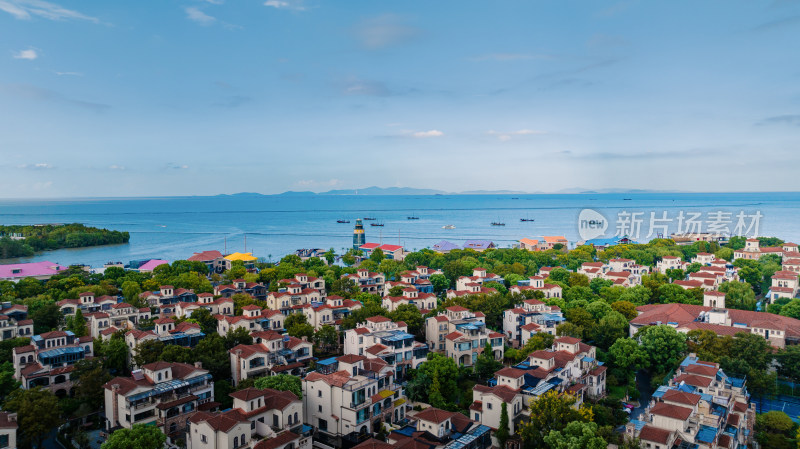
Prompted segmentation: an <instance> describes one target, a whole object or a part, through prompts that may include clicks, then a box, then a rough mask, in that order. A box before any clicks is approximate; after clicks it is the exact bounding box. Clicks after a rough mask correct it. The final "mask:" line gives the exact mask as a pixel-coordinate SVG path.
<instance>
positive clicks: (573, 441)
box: [544, 421, 608, 449]
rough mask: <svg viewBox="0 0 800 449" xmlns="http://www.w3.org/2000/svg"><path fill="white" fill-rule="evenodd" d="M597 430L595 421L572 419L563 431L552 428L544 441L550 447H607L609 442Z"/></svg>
mask: <svg viewBox="0 0 800 449" xmlns="http://www.w3.org/2000/svg"><path fill="white" fill-rule="evenodd" d="M597 432H598V428H597V424H595V423H593V422H581V421H572V422H571V423H569V424H567V426H566V427H565V428H564V430H562V431H558V430H551V431H550V433H549V434H548V435H546V436H545V437H544V442H545V443H547V446H548V447H549V448H550V449H606V447H608V443H607V442H606V440H604V439H603V437H601V436H599V435H598V433H597Z"/></svg>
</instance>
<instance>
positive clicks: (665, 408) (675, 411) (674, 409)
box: [650, 402, 692, 421]
mask: <svg viewBox="0 0 800 449" xmlns="http://www.w3.org/2000/svg"><path fill="white" fill-rule="evenodd" d="M650 413H652V414H654V415H659V416H666V417H667V418H672V419H680V420H681V421H686V420H687V419H689V417H690V416H692V409H690V408H687V407H681V406H678V405H670V404H665V403H663V402H659V403H658V404H656V405H654V406H653V408H651V409H650Z"/></svg>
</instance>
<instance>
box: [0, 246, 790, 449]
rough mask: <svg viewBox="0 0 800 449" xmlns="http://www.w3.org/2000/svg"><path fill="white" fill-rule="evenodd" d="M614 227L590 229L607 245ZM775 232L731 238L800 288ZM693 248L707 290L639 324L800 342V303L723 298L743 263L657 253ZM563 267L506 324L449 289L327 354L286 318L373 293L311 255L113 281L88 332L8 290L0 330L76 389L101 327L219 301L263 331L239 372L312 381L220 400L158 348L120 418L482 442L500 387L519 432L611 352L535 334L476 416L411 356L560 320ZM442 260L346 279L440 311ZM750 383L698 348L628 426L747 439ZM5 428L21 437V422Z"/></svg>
mask: <svg viewBox="0 0 800 449" xmlns="http://www.w3.org/2000/svg"><path fill="white" fill-rule="evenodd" d="M619 242H620V241H619V240H615V241H613V242H605V241H595V242H593V243H592V244H596V245H597V246H598V247H599V246H602V245H612V244H619ZM448 244H449V242H440V244H437V245H438V247H437V248H435V249H436V250H437V251H442V252H447V251H449V250H452V249H456V248H455V247H452V248H451V247H449V246H448ZM566 244H567V242H566V239H565V238H564V237H543V238H542V239H541V240H532V239H523V240H521V241H520V248H523V249H526V250H534V251H540V250H546V249H553V248H558V246H556V245H564V246H566ZM492 247H494V244H493V243H492V242H485V241H468V242H466V243H465V244H464V245H462V246H459V247H458V248H472V249H475V250H477V251H481V250H486V249H490V248H492ZM448 248H449V249H448ZM360 249H361V250H362V251H363V252H364V254H365V255H366V256H367V257H368V256H369V254H371V252H373V251H375V250H377V249H380V250H381V251H383V253H384V255H386V257H389V258H392V259H396V260H402V258H404V257H405V252H404V249H403V248H402V247H400V246H397V245H380V244H372V243H364V244H362V245H360ZM745 250H746V251H745ZM779 250H780V251H778V250H773V249H768V248H760V249H759V246H758V241H757V240H756V241H755V242H753V241H751V240H748V246H746V248H745V249H744V250H742V251H741V252H740V251H737V253H736V256H735V257H743V258H753V257H756V256H755V255H756V254H762V255H763V254H778V255H780V256H781V258H782V269H781V270H780V271H778V272H776V273H775V275H774V276H773V278H772V287H771V289H770V292H769V294H768V296H769V298H770V299H769V300H775V299H779V298H792V297H795V296H796V295H797V293H798V289H800V285H799V284H798V273H800V254H796V253H797V247H796V245H793V244H786V245H784V246H783V247H781V248H779ZM742 253H747V254H746V255H745V256H743V255H741V254H742ZM308 257H316V256H315V255H308ZM758 257H760V256H758ZM756 258H757V257H756ZM190 260H193V261H197V262H203V263H204V264H206V266H207V267H208V269H209V272H210V273H212V272H220V270H222V271H224V270H226V269H229V268H230V266H231V265H230V264H231V263H232V262H233V261H235V260H240V261H242V262H244V263H245V264H248V263H250V264H252V263H253V262H254V261H255V258H254V257H252V255H251V254H247V253H245V254H242V253H235V254H233V255H228V256H223V255H222V254H221V253H219V252H217V251H204V252H200V253H195V254H194V255H193V256H192V258H190ZM692 263H698V264H700V268H699V269H697V270H693V272H692V273H691V274H689V275H688V276H687V278H686V279H678V280H675V281H674V283H675V284H677V285H680V286H681V287H683V288H686V289H689V288H701V289H703V290H704V292H703V305H702V306H700V305H687V304H653V305H645V306H640V307H638V308H637V312H638V316H637V317H635V318H634V319H633V320H631V322H630V332H631V335H634V334H635V333H636V331H637V330H638V329H640V328H641V327H643V326H648V325H654V324H666V325H670V326H673V327H675V328H676V329H677V330H678V331H680V332H689V331H691V330H694V329H705V330H710V331H713V332H715V333H717V334H718V335H734V334H735V333H738V332H749V333H755V334H757V335H760V336H762V337H763V338H765V339H767V340H768V341H769V342H770V344H771V345H772V346H774V347H776V348H781V347H784V346H786V345H787V344H794V343H798V342H800V320H794V319H791V318H787V317H782V316H777V315H773V314H766V313H762V312H750V311H742V310H734V309H727V308H726V307H725V305H726V304H725V294H724V293H722V292H720V291H719V290H718V289H719V287H720V285H722V284H723V283H724V282H731V281H736V280H738V272H737V269H736V268H735V267H733V265H731V264H730V263H729V262H727V261H724V260H718V259H717V258H716V257H714V255H713V254H707V253H699V254H697V256H696V257H695V258H693V259H692V260H691V261H683V260H681V259H679V258H672V257H669V256H665V257H663V258H662V260H661V261H659V262H658V264H657V265H656V267H655V270H657V271H659V272H661V273H666V272H667V270H670V269H686V268H688V267H689V265H691V264H692ZM695 268H696V266H695ZM140 269H141V267H140ZM551 270H552V267H544V268H541V269H540V272H539V273H538V274H537V275H536V276H531V277H529V278H528V279H524V280H521V281H519V282H518V283H517V284H516V285H512V286H510V288H509V291H510V292H511V293H512V294H517V295H519V298H523V297H527V298H531V297H532V296H535V297H536V298H539V299H519V302H518V303H516V304H515V305H514V306H513V307H512V308H510V309H508V310H506V311H504V313H503V317H502V329H491V328H490V327H489V326H487V324H486V317H485V315H484V314H483V313H482V312H480V311H471V310H468V309H467V308H464V307H460V306H452V307H448V308H446V309H444V310H442V311H441V312H440V313H437V314H435V315H433V316H429V317H427V318H426V319H425V321H424V325H423V328H422V334H423V335H422V338H421V341H419V340H418V338H417V337H416V336H415V335H413V334H411V333H409V330H408V325H407V324H406V323H404V322H402V321H400V322H394V321H392V320H391V319H389V318H386V317H381V316H375V317H370V318H367V319H366V321H364V322H362V323H360V324H358V325H357V326H356V327H355V328H353V329H347V330H345V331H344V332H342V334H343V339H342V345H341V348H340V349H341V354H343V355H340V356H337V357H329V358H325V359H323V360H320V359H319V358H318V357H315V356H314V345H313V344H312V343H311V342H310V341H308V340H307V339H306V338H296V337H292V336H289V335H288V334H287V333H286V329H285V322H286V318H287V317H288V316H289V315H291V314H294V313H301V314H303V315H304V316H305V317H306V321H307V322H308V323H309V324H310V325H311V326H312V327H314V328H315V329H317V330H318V329H321V328H322V327H323V326H333V327H334V328H337V329H340V325H341V323H342V320H343V319H345V318H346V317H347V316H348V315H350V314H351V313H353V312H354V311H356V310H358V309H359V308H361V307H362V304H361V303H360V302H358V301H353V300H348V299H344V298H341V297H338V296H329V295H327V292H326V285H325V281H324V280H323V279H321V278H316V277H313V276H309V275H307V274H302V273H300V274H296V275H295V276H294V277H292V278H289V279H282V280H280V281H278V288H277V291H270V289H269V288H268V286H266V285H264V284H261V283H255V282H247V281H245V280H243V279H236V280H233V281H231V282H230V283H228V284H224V285H215V286H214V291H213V293H195V292H194V291H192V290H188V289H180V288H174V287H173V286H170V285H163V286H160V288H159V289H158V290H156V291H148V292H144V293H142V294H141V295H140V299H141V300H142V301H143V302H145V303H146V304H147V305H149V307H143V308H137V307H134V306H132V305H131V304H128V303H126V302H124V301H123V300H122V299H121V298H118V297H110V296H95V295H94V294H93V293H91V292H86V293H81V294H80V295H78V296H79V297H78V298H77V299H64V300H61V301H59V302H58V303H57V304H58V306H59V308H60V309H61V311H62V313H63V314H64V315H66V316H71V315H74V314H75V313H77V311H78V310H80V311H81V313H82V314H83V315H84V316H85V317H86V319H87V325H88V330H89V335H88V336H86V337H77V336H75V335H74V334H73V333H72V332H69V331H53V332H47V333H43V334H40V335H32V334H33V323H32V321H31V320H29V319H28V318H27V308H26V307H25V306H20V305H12V304H8V303H4V304H2V310H0V331H2V332H0V337H2V340H6V339H9V338H15V337H18V336H26V337H30V338H31V344H30V345H27V346H22V347H17V348H14V349H13V351H12V354H13V365H14V371H15V374H14V376H15V379H17V380H19V381H20V382H21V383H22V388H33V387H37V386H41V387H45V388H47V389H49V390H50V391H52V392H53V393H55V394H56V395H59V396H67V395H69V394H71V393H72V389H73V388H74V384H73V382H72V380H71V379H70V373H71V371H72V370H73V367H74V364H75V363H77V362H78V361H80V360H82V359H85V358H89V357H92V356H93V355H94V347H93V339H94V338H100V339H105V340H107V339H109V338H111V336H112V335H113V334H115V333H117V332H122V333H124V337H125V343H126V345H127V347H128V349H129V355H130V359H129V360H130V361H131V363H132V366H133V365H134V364H133V356H135V355H136V353H137V350H138V347H139V346H140V345H141V344H143V343H144V342H146V341H152V340H157V341H161V342H163V343H164V344H167V345H169V344H174V345H180V346H185V347H193V346H195V345H196V344H197V343H198V342H199V341H200V340H201V339H202V338H203V337H204V336H205V334H204V333H203V332H202V330H201V328H200V326H199V325H198V324H196V323H193V322H191V321H185V320H183V318H186V317H191V316H192V314H193V313H194V312H196V311H198V310H200V309H206V310H207V311H208V312H209V313H210V314H211V315H212V316H214V318H215V319H216V321H217V329H216V331H217V332H218V333H219V334H220V335H222V336H226V335H228V334H229V333H230V332H233V331H236V330H238V329H245V330H246V331H247V332H249V334H250V335H251V336H252V337H253V342H252V344H247V345H245V344H240V345H237V346H235V347H233V348H231V349H230V350H229V351H228V358H229V360H228V362H229V363H230V367H231V373H232V379H231V381H232V384H233V385H234V386H237V385H239V384H241V383H242V382H243V381H245V380H247V379H252V378H256V377H262V376H272V375H277V374H290V375H295V376H298V377H300V378H301V379H302V380H301V385H302V393H303V394H302V397H298V396H297V395H295V394H294V393H291V392H287V391H276V390H271V389H266V390H259V389H254V388H244V389H241V390H239V391H236V392H234V393H231V394H230V396H231V398H232V401H233V406H232V407H231V408H228V409H226V410H220V404H219V402H217V401H215V397H214V379H213V378H212V377H211V375H210V374H209V371H208V370H206V369H204V368H203V366H202V365H201V364H200V363H195V364H185V363H167V362H156V363H151V364H147V365H144V366H133V368H134V371H133V372H132V373H131V375H130V376H123V377H116V378H114V379H112V380H111V381H109V382H107V383H106V384H105V385H104V393H105V416H106V419H107V428H108V430H110V431H113V430H115V429H119V428H130V427H132V426H133V425H135V424H147V425H155V426H158V427H160V428H161V429H162V430H163V431H164V432H165V433H166V434H167V435H168V436H170V438H173V439H175V438H180V439H182V440H184V441H185V442H186V445H187V447H189V448H195V449H206V448H212V447H213V448H220V449H229V448H233V449H236V448H240V447H248V448H257V449H311V447H312V440H313V442H314V444H315V445H316V446H318V447H322V448H325V447H326V446H333V447H358V448H362V449H384V448H385V449H388V447H386V446H387V445H390V446H392V447H397V446H402V447H407V448H408V449H433V448H436V449H445V448H447V449H465V448H466V449H487V448H488V447H490V446H492V444H493V440H492V438H493V437H492V432H493V431H495V430H496V429H497V428H498V427H499V425H500V421H501V409H502V405H503V404H505V405H506V410H507V413H508V415H509V431H510V432H512V433H513V432H514V431H515V430H516V429H518V427H519V425H520V423H521V422H522V421H523V420H525V418H526V417H527V416H528V414H529V411H528V404H529V402H530V400H531V399H534V398H536V397H538V396H541V395H543V394H545V393H547V392H549V391H555V392H557V393H569V394H572V395H575V397H576V399H577V404H578V405H580V404H581V403H582V402H583V401H584V400H585V399H597V398H601V397H603V396H604V395H605V392H606V381H607V379H606V376H607V369H606V367H605V366H604V365H603V363H602V362H600V361H598V360H597V355H596V348H595V347H593V346H591V345H589V344H586V343H584V342H583V341H581V340H579V339H576V338H572V337H564V336H562V337H557V338H555V340H554V343H553V345H552V347H550V348H547V349H544V350H538V351H534V352H532V353H531V354H529V355H528V356H527V358H526V359H525V360H524V361H523V362H521V363H518V364H516V365H513V366H506V367H504V368H502V369H500V370H499V371H497V372H496V373H495V376H494V377H493V378H492V379H490V380H489V382H488V383H486V384H479V385H476V386H475V387H474V388H473V391H472V396H473V399H472V403H471V404H470V405H469V407H468V410H469V416H465V415H463V414H460V413H453V412H449V411H445V410H439V409H436V408H432V407H424V408H423V409H422V410H414V408H412V407H411V404H410V403H409V400H408V398H407V397H406V394H405V391H404V388H403V385H404V382H405V380H406V379H407V375H408V370H409V369H415V368H418V367H419V366H420V364H422V363H424V362H425V361H426V360H427V356H428V354H429V353H431V352H434V353H439V354H442V355H444V356H445V357H447V358H450V359H452V360H453V361H454V362H455V363H456V364H457V365H459V366H464V367H469V366H474V365H475V364H476V363H477V361H478V358H479V357H480V356H481V355H483V354H484V352H486V351H491V356H492V357H493V358H495V359H496V360H499V361H502V360H503V359H504V353H505V349H506V348H507V347H512V348H521V347H524V346H525V345H526V343H527V342H528V341H529V340H530V339H531V338H532V337H533V336H534V335H535V334H537V333H540V332H541V333H547V334H551V335H556V328H557V326H558V325H559V324H561V323H563V322H564V320H565V319H564V316H563V314H562V311H561V309H560V308H559V307H557V306H555V305H548V302H547V300H548V299H551V298H561V297H562V293H563V292H562V287H561V286H560V285H558V284H555V283H548V282H546V281H547V278H548V276H549V274H550V271H551ZM650 270H651V268H650V267H647V266H642V265H639V264H637V263H635V261H633V260H629V259H622V258H617V259H611V260H609V261H608V262H607V263H605V262H599V261H598V262H588V263H584V264H583V265H582V266H581V267H580V268H578V270H576V271H577V272H578V273H582V274H584V275H586V276H587V277H588V278H589V279H596V278H599V279H605V280H608V281H611V283H612V284H613V285H615V286H621V287H626V288H628V287H634V286H637V285H641V282H642V276H643V275H646V274H648V273H650ZM436 274H442V272H441V271H440V270H436V269H432V268H429V267H425V266H418V267H415V269H413V270H410V271H407V272H404V273H401V274H399V275H398V276H397V277H396V278H395V279H388V280H387V279H386V277H385V275H384V274H383V273H374V272H370V271H368V270H365V269H356V270H355V272H354V273H351V274H346V275H344V276H343V278H348V279H351V280H352V281H353V282H354V284H355V285H356V286H358V288H359V290H360V291H362V292H367V293H372V294H376V295H379V296H381V304H382V306H383V307H384V308H385V309H386V310H388V311H394V310H397V308H398V307H400V306H402V305H411V306H414V307H416V308H417V309H419V310H420V312H421V313H422V314H423V315H427V314H429V313H430V312H431V311H433V310H436V309H437V308H438V306H439V302H440V298H439V297H437V296H436V295H435V294H434V292H433V285H432V283H431V280H430V279H431V276H433V275H436ZM503 282H505V281H504V280H503V278H502V277H500V276H498V275H497V274H494V273H490V272H488V270H486V269H483V268H480V267H478V268H475V269H474V270H473V272H472V275H471V276H461V277H459V278H458V279H456V280H455V288H453V289H449V290H447V291H446V292H444V295H443V296H444V297H446V298H457V297H461V296H465V295H475V294H491V293H495V292H496V289H495V288H493V287H492V283H500V284H502V283H503ZM273 290H275V289H274V288H273ZM531 292H539V293H537V294H536V295H531V294H529V293H531ZM237 294H246V295H249V296H251V297H253V298H255V299H257V300H259V301H261V302H260V304H262V305H248V306H244V307H241V309H240V310H239V311H237V310H236V308H235V307H234V301H233V299H232V297H233V295H237ZM218 380H219V379H218ZM748 400H749V397H748V396H747V392H746V389H745V388H744V381H743V380H741V379H734V378H730V377H728V376H726V375H725V373H723V372H722V370H720V369H719V367H718V366H717V365H715V364H711V363H707V362H702V361H698V360H697V359H696V358H692V357H690V358H688V359H687V360H686V361H684V363H683V364H682V365H681V368H680V369H679V371H678V373H676V375H675V378H674V379H673V380H672V381H670V383H669V385H667V386H664V387H662V388H660V389H659V392H658V393H657V395H655V396H654V398H653V402H652V403H650V404H649V405H648V407H647V409H646V410H645V413H644V414H643V415H642V416H641V417H640V418H639V419H638V420H634V421H632V422H631V424H630V425H629V426H628V427H627V428H626V432H627V433H628V434H629V435H630V436H632V437H638V438H640V440H641V441H642V445H643V447H646V448H653V449H656V448H658V449H661V448H664V449H666V448H671V447H673V446H675V445H678V446H679V447H682V446H680V445H681V444H683V443H685V444H686V445H688V446H686V447H695V446H692V445H697V446H696V447H706V446H707V447H727V448H733V447H737V444H738V445H742V444H745V443H746V442H747V441H748V439H749V438H750V436H751V435H750V433H751V431H752V427H753V426H752V425H753V416H754V414H753V410H752V407H751V406H750V405H749V402H748ZM15 425H16V423H15V421H14V416H13V415H10V414H4V413H0V443H2V442H3V441H4V434H5V432H6V429H12V428H14V427H15ZM377 433H381V434H382V435H386V441H379V440H375V439H373V438H372V437H373V436H374V435H376V434H377ZM9 438H10V439H11V440H12V441H13V439H14V438H15V437H14V436H13V435H12V436H10V437H9ZM711 443H713V444H711ZM494 444H495V445H496V444H497V442H496V439H495V440H494ZM715 445H716V446H715ZM0 447H3V446H2V444H0ZM11 447H13V445H12V446H11Z"/></svg>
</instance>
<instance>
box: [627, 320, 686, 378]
mask: <svg viewBox="0 0 800 449" xmlns="http://www.w3.org/2000/svg"><path fill="white" fill-rule="evenodd" d="M636 336H637V338H639V340H640V341H641V344H642V348H643V349H644V351H645V352H646V353H647V354H648V355H649V362H650V363H649V367H650V368H651V369H653V370H655V372H657V373H666V372H667V371H669V370H671V369H672V368H674V367H675V365H677V364H678V362H680V361H681V360H682V359H683V356H684V354H685V353H686V336H685V335H684V334H682V333H680V332H678V331H676V330H675V328H673V327H672V326H667V325H666V324H661V325H658V326H646V327H644V328H642V329H641V330H639V332H638V333H637V334H636Z"/></svg>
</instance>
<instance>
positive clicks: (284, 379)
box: [254, 374, 303, 399]
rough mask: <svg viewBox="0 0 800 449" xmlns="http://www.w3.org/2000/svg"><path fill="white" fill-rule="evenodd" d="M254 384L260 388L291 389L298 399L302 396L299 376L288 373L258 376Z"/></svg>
mask: <svg viewBox="0 0 800 449" xmlns="http://www.w3.org/2000/svg"><path fill="white" fill-rule="evenodd" d="M254 386H255V387H256V388H259V389H261V390H263V389H265V388H272V389H273V390H279V391H291V392H292V393H294V395H295V396H297V397H298V398H299V399H302V398H303V384H302V382H301V380H300V378H299V377H297V376H291V375H289V374H278V375H277V376H265V377H259V378H257V379H256V380H255V384H254Z"/></svg>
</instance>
